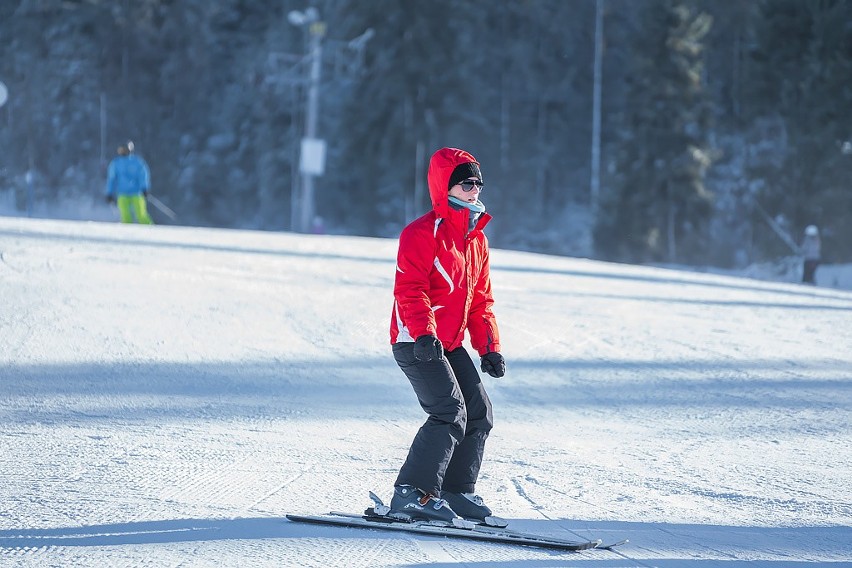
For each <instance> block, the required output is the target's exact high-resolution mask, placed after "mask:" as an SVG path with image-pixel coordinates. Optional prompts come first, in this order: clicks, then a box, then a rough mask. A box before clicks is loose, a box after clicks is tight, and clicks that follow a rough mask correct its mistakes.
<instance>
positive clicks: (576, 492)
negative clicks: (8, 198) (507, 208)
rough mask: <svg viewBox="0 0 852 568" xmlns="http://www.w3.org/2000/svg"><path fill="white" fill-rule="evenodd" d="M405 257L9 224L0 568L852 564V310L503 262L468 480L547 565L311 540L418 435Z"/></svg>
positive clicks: (438, 543)
mask: <svg viewBox="0 0 852 568" xmlns="http://www.w3.org/2000/svg"><path fill="white" fill-rule="evenodd" d="M395 254H396V242H395V241H394V240H384V239H369V238H355V237H335V236H314V235H294V234H286V233H265V232H252V231H226V230H214V229H199V228H183V227H140V226H125V225H119V224H110V223H87V222H74V221H49V220H32V219H20V218H8V217H0V444H2V452H0V565H2V566H4V567H8V566H15V567H17V566H39V567H41V566H75V567H77V566H92V567H95V566H96V567H104V566H170V567H188V566H244V567H255V566H270V567H271V566H275V567H281V566H293V567H303V566H305V567H314V566H315V567H330V566H340V567H347V568H348V567H357V566H364V567H366V566H371V567H384V566H401V567H413V566H438V567H450V566H466V567H476V568H485V567H498V568H513V567H520V566H524V567H535V568H544V567H550V566H554V567H555V566H560V567H564V566H593V567H634V566H637V567H648V566H661V567H667V568H669V567H671V568H675V567H678V568H680V567H685V568H706V567H709V566H721V567H736V566H750V567H751V566H759V567H772V568H776V567H799V566H805V565H807V566H830V567H832V568H835V567H839V566H852V528H850V526H852V425H850V409H852V293H850V292H848V291H841V290H834V289H826V288H820V287H808V286H801V285H796V284H780V283H770V282H761V281H755V280H746V279H739V278H734V277H729V276H720V275H709V274H694V273H688V272H680V271H675V270H667V269H661V268H649V267H637V266H626V265H617V264H608V263H602V262H595V261H590V260H583V259H576V258H564V257H553V256H545V255H537V254H530V253H519V252H510V251H505V250H494V251H492V278H493V284H494V290H495V296H496V302H497V303H496V306H495V311H496V313H497V317H498V321H499V323H500V326H501V332H502V344H503V348H504V351H503V352H504V355H505V357H506V360H507V362H508V372H507V374H506V376H505V377H504V378H502V379H492V378H491V377H488V376H484V377H483V381H484V382H485V383H486V387H487V389H488V391H489V393H490V395H491V398H492V401H493V403H494V419H495V427H494V430H493V432H492V434H491V437H490V439H489V441H488V446H487V455H486V461H485V463H484V465H483V468H482V475H481V478H480V482H479V484H478V486H477V492H478V493H479V494H480V495H481V496H483V497H484V498H485V500H486V502H487V503H488V504H489V505H490V506H491V508H492V509H494V510H495V512H496V513H497V514H499V515H500V516H503V517H507V518H510V519H511V525H510V526H511V527H512V528H515V529H517V530H527V531H538V532H542V533H548V534H552V535H559V536H563V537H568V538H577V537H583V538H586V537H588V538H602V539H604V540H605V541H614V540H620V539H624V538H627V539H629V540H630V542H629V543H628V544H625V545H623V546H621V547H619V548H617V549H615V550H613V551H605V550H593V551H586V552H579V553H570V552H555V551H546V550H538V549H534V548H525V547H513V546H509V545H499V544H488V543H475V542H467V541H459V540H450V539H446V538H440V537H413V536H410V535H405V534H397V533H386V532H379V531H371V530H357V529H346V528H334V527H322V526H313V525H302V524H296V523H293V522H290V521H287V520H286V519H285V518H284V515H285V514H286V513H301V514H317V513H324V512H327V511H330V510H344V511H352V512H358V511H360V510H362V509H363V508H364V507H365V506H367V505H369V500H368V497H367V491H368V490H373V491H376V492H377V493H378V494H379V495H380V496H382V497H385V498H386V499H387V498H389V497H390V493H391V488H392V484H393V481H394V479H395V476H396V473H397V468H398V467H399V466H400V465H401V463H402V460H403V459H404V457H405V454H406V452H407V449H408V444H409V443H410V441H411V439H412V437H413V436H414V433H415V432H416V430H417V428H419V426H420V424H421V423H422V421H423V419H424V415H423V413H422V411H421V409H420V407H419V406H418V404H417V402H416V399H415V397H414V394H413V392H412V390H411V387H410V385H409V384H408V382H407V380H406V379H405V377H404V376H403V374H402V373H401V372H400V370H399V369H398V368H397V367H396V364H395V362H394V361H393V358H392V356H391V353H390V346H389V344H388V325H389V317H390V313H391V302H392V293H391V289H392V283H393V277H394V270H395V268H394V266H395Z"/></svg>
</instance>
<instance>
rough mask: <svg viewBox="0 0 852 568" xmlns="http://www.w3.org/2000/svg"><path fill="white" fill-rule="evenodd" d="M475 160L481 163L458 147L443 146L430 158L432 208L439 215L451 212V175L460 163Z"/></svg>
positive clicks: (429, 179)
mask: <svg viewBox="0 0 852 568" xmlns="http://www.w3.org/2000/svg"><path fill="white" fill-rule="evenodd" d="M467 162H474V163H475V164H476V165H480V164H479V162H477V161H476V158H474V157H473V156H472V155H471V154H470V153H468V152H465V151H464V150H459V149H458V148H441V149H440V150H438V151H437V152H435V153H434V154H432V159H431V160H429V173H428V181H429V196H430V197H431V198H432V209H433V210H434V211H435V213H437V215H438V217H442V218H444V217H447V216H449V213H450V205H449V194H450V188H449V187H448V184H449V183H450V176H451V175H452V174H453V170H454V169H456V166H458V165H459V164H464V163H467Z"/></svg>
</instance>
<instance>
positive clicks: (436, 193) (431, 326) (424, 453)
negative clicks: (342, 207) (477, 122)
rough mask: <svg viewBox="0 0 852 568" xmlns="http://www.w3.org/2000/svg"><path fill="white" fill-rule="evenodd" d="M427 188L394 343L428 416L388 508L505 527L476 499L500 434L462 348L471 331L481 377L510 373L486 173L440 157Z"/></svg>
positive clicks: (403, 274) (397, 305)
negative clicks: (490, 448)
mask: <svg viewBox="0 0 852 568" xmlns="http://www.w3.org/2000/svg"><path fill="white" fill-rule="evenodd" d="M428 181H429V194H430V196H431V198H432V210H431V211H430V212H429V213H426V214H425V215H423V216H422V217H420V218H418V219H415V220H414V221H412V222H411V223H410V224H409V225H408V226H406V227H405V228H404V229H403V231H402V233H401V234H400V237H399V252H398V255H397V266H396V281H395V283H394V300H395V301H394V306H393V315H392V317H391V327H390V335H391V344H392V345H393V354H394V358H395V359H396V362H397V364H398V365H399V367H400V368H401V369H402V371H403V372H404V373H405V375H406V376H407V377H408V380H409V381H410V382H411V386H412V387H414V392H415V393H416V395H417V399H418V401H419V402H420V406H421V407H422V408H423V410H424V411H425V412H426V413H427V414H428V415H429V417H428V419H427V420H426V422H425V423H424V424H423V426H422V427H421V428H420V430H419V431H418V432H417V435H416V436H415V438H414V441H413V442H412V444H411V448H410V449H409V452H408V457H407V458H406V460H405V463H404V464H403V466H402V468H401V469H400V472H399V475H398V477H397V480H396V482H395V484H394V495H393V498H392V500H391V505H390V508H391V512H392V513H394V514H395V515H397V516H407V517H410V518H414V519H426V520H443V521H450V522H451V521H452V520H453V519H454V518H456V517H457V516H460V517H464V518H467V519H473V520H478V521H486V522H491V521H492V520H494V522H498V521H497V520H495V519H494V518H493V517H491V510H490V509H489V508H488V507H487V506H485V504H484V503H483V501H482V499H481V498H480V497H479V496H477V495H476V494H475V485H476V480H477V477H478V476H479V468H480V465H481V464H482V455H483V450H484V448H485V440H486V438H487V437H488V433H489V432H490V431H491V427H492V425H493V419H492V413H491V401H490V400H489V398H488V394H487V393H486V392H485V387H484V385H483V384H482V381H481V380H480V377H479V373H478V372H477V370H476V366H475V365H474V363H473V361H472V359H471V357H470V355H469V354H468V352H467V350H466V349H465V348H464V347H462V340H463V339H464V336H465V330H467V331H468V333H469V334H470V343H471V345H472V346H473V348H474V349H475V350H476V351H477V352H478V354H479V356H480V357H481V363H480V367H481V369H482V371H483V372H486V373H488V374H489V375H491V376H492V377H502V376H503V374H504V373H505V372H506V364H505V361H504V360H503V356H502V355H501V354H500V335H499V333H498V331H497V322H496V320H495V318H494V313H493V312H492V311H491V306H492V304H493V303H494V298H493V296H492V293H491V276H490V271H489V253H488V239H487V238H486V237H485V233H483V232H482V229H483V227H485V225H486V224H487V223H488V221H489V220H490V219H491V216H490V215H489V214H488V213H486V212H485V206H484V205H483V204H482V202H481V201H480V200H479V196H480V194H481V192H482V188H483V184H482V172H481V171H480V165H479V163H478V162H477V161H476V159H475V158H474V157H473V156H472V155H471V154H469V153H468V152H465V151H464V150H459V149H456V148H442V149H440V150H438V151H437V152H435V154H433V155H432V159H431V160H430V162H429V174H428Z"/></svg>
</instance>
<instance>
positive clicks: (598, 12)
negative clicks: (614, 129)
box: [589, 0, 604, 219]
mask: <svg viewBox="0 0 852 568" xmlns="http://www.w3.org/2000/svg"><path fill="white" fill-rule="evenodd" d="M603 4H604V0H595V67H594V87H593V92H592V106H593V108H592V167H591V170H592V179H591V192H590V196H589V201H590V203H591V209H592V215H593V217H594V218H595V219H597V215H598V206H599V201H600V191H601V81H602V77H601V76H602V70H603V8H604V6H603Z"/></svg>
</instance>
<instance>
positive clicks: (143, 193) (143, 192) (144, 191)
mask: <svg viewBox="0 0 852 568" xmlns="http://www.w3.org/2000/svg"><path fill="white" fill-rule="evenodd" d="M142 197H144V198H145V199H148V190H147V189H143V190H142Z"/></svg>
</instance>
